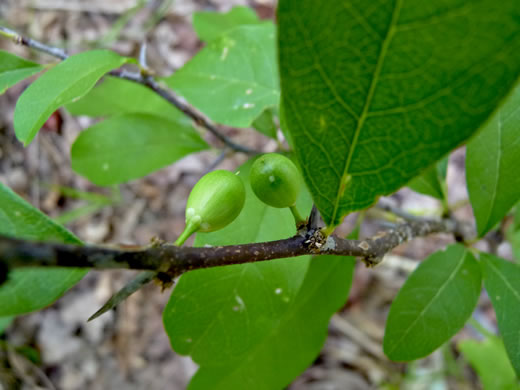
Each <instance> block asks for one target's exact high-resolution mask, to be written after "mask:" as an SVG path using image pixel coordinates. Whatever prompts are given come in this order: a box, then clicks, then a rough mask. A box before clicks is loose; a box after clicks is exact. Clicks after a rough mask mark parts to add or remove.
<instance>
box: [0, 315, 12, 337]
mask: <svg viewBox="0 0 520 390" xmlns="http://www.w3.org/2000/svg"><path fill="white" fill-rule="evenodd" d="M13 320H14V317H0V335H2V333H4V331H5V330H6V329H7V328H8V327H9V325H11V322H13Z"/></svg>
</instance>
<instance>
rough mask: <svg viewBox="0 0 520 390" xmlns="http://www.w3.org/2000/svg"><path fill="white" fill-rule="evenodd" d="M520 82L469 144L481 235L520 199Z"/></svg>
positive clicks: (471, 180)
mask: <svg viewBox="0 0 520 390" xmlns="http://www.w3.org/2000/svg"><path fill="white" fill-rule="evenodd" d="M519 133H520V85H519V86H517V87H516V88H515V90H514V91H513V94H512V95H511V96H510V97H509V98H508V99H507V100H506V102H505V103H504V104H503V105H502V107H501V108H500V109H499V110H498V111H497V112H496V113H495V114H494V115H493V116H492V117H491V118H490V120H489V122H488V123H487V124H486V125H485V126H484V128H483V129H482V130H481V131H480V132H479V133H478V134H477V136H476V137H475V138H473V139H472V140H471V142H469V143H468V148H467V152H466V172H467V173H466V178H467V182H468V192H469V199H470V201H471V205H472V206H473V213H474V214H475V218H476V220H477V231H478V235H479V237H482V236H484V235H485V234H486V233H487V232H488V231H490V230H491V229H492V228H493V226H495V225H496V224H497V223H498V222H499V221H500V220H501V219H502V218H503V217H504V216H505V215H506V214H507V212H508V211H509V210H510V209H511V208H512V207H513V206H514V204H515V203H517V202H518V200H519V199H520V175H519V174H518V171H517V169H518V167H519V166H520V137H519V136H518V134H519Z"/></svg>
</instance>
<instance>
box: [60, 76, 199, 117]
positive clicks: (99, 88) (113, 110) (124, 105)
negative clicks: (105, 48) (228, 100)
mask: <svg viewBox="0 0 520 390" xmlns="http://www.w3.org/2000/svg"><path fill="white" fill-rule="evenodd" d="M66 108H67V110H68V111H69V112H70V113H71V114H72V115H88V116H92V117H107V116H114V115H119V114H127V113H148V114H153V115H156V116H162V117H165V118H167V119H170V120H173V121H183V123H185V124H186V125H188V124H190V123H191V121H190V120H189V119H188V118H187V117H186V116H185V115H184V114H183V113H182V112H180V111H179V110H178V109H176V108H175V107H174V106H172V105H171V104H170V103H168V102H167V101H166V100H164V99H163V98H162V97H160V96H159V95H157V94H156V93H155V92H153V91H151V90H150V89H148V88H146V87H145V86H143V85H140V84H137V83H134V82H131V81H127V80H121V79H118V78H114V77H106V78H104V80H103V81H102V82H101V83H100V84H98V85H96V86H95V87H94V88H92V90H91V91H90V92H89V93H87V94H86V95H85V96H84V97H82V98H81V99H79V100H78V101H76V102H73V103H69V104H67V105H66Z"/></svg>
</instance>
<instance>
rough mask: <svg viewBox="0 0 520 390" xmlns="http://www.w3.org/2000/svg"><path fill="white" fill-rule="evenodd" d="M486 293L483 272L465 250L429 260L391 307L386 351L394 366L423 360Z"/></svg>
mask: <svg viewBox="0 0 520 390" xmlns="http://www.w3.org/2000/svg"><path fill="white" fill-rule="evenodd" d="M480 290H481V273H480V268H479V265H478V263H477V261H476V260H475V258H474V257H473V255H472V254H471V253H470V252H468V251H467V250H466V249H465V248H464V247H463V246H461V245H451V246H449V247H448V248H447V249H446V250H443V251H439V252H435V253H434V254H432V255H431V256H429V257H428V258H427V259H426V260H424V261H423V262H422V263H421V264H420V265H419V266H418V267H417V269H416V270H415V271H414V272H413V273H412V274H411V275H410V276H409V277H408V279H407V280H406V282H405V284H404V285H403V287H402V288H401V290H400V291H399V293H398V294H397V297H396V298H395V300H394V301H393V302H392V306H391V307H390V313H389V315H388V319H387V321H386V330H385V337H384V342H383V348H384V351H385V354H386V355H387V356H388V357H389V358H390V359H392V360H396V361H403V360H414V359H419V358H422V357H424V356H426V355H428V354H430V353H431V352H433V351H434V350H435V349H437V348H438V347H440V346H441V345H442V344H444V343H445V342H446V341H448V340H449V339H450V338H451V337H452V336H453V335H455V333H457V332H458V331H459V330H460V329H461V328H462V327H463V326H464V324H465V323H466V320H467V319H468V318H469V316H470V315H471V313H472V312H473V309H475V306H476V305H477V301H478V297H479V295H480Z"/></svg>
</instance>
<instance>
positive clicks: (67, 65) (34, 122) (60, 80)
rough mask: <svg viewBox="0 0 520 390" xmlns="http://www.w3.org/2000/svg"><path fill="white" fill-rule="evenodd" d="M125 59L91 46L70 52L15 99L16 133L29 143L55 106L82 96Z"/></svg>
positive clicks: (24, 141) (21, 139) (125, 60)
mask: <svg viewBox="0 0 520 390" xmlns="http://www.w3.org/2000/svg"><path fill="white" fill-rule="evenodd" d="M127 61H128V59H127V58H124V57H120V56H119V55H117V54H116V53H114V52H111V51H106V50H94V51H87V52H84V53H80V54H76V55H74V56H71V57H69V58H67V59H66V60H64V61H63V62H60V63H59V64H58V65H56V66H55V67H53V68H52V69H50V70H48V71H47V72H45V73H44V74H43V75H41V76H40V77H39V78H38V79H37V80H36V81H35V82H34V83H32V84H31V85H30V86H29V87H28V88H27V89H26V90H25V91H24V93H23V94H22V96H20V99H18V102H17V103H16V108H15V111H14V129H15V132H16V137H17V138H18V139H19V140H20V141H22V142H23V143H24V145H28V144H29V143H30V142H31V141H32V139H33V138H34V137H35V136H36V133H38V131H39V130H40V128H41V127H42V125H43V124H44V123H45V121H46V120H47V119H48V118H49V116H50V115H51V114H52V113H53V112H54V111H55V110H56V109H57V108H58V107H60V106H63V105H64V104H67V103H70V102H72V101H74V100H76V99H79V98H81V97H82V96H83V95H85V94H86V93H87V92H88V91H89V90H90V89H91V88H92V87H93V86H94V84H96V82H97V81H98V80H99V79H100V78H101V77H102V76H103V75H104V74H105V73H107V72H109V71H111V70H112V69H115V68H119V67H120V66H121V65H123V64H124V63H125V62H127Z"/></svg>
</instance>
